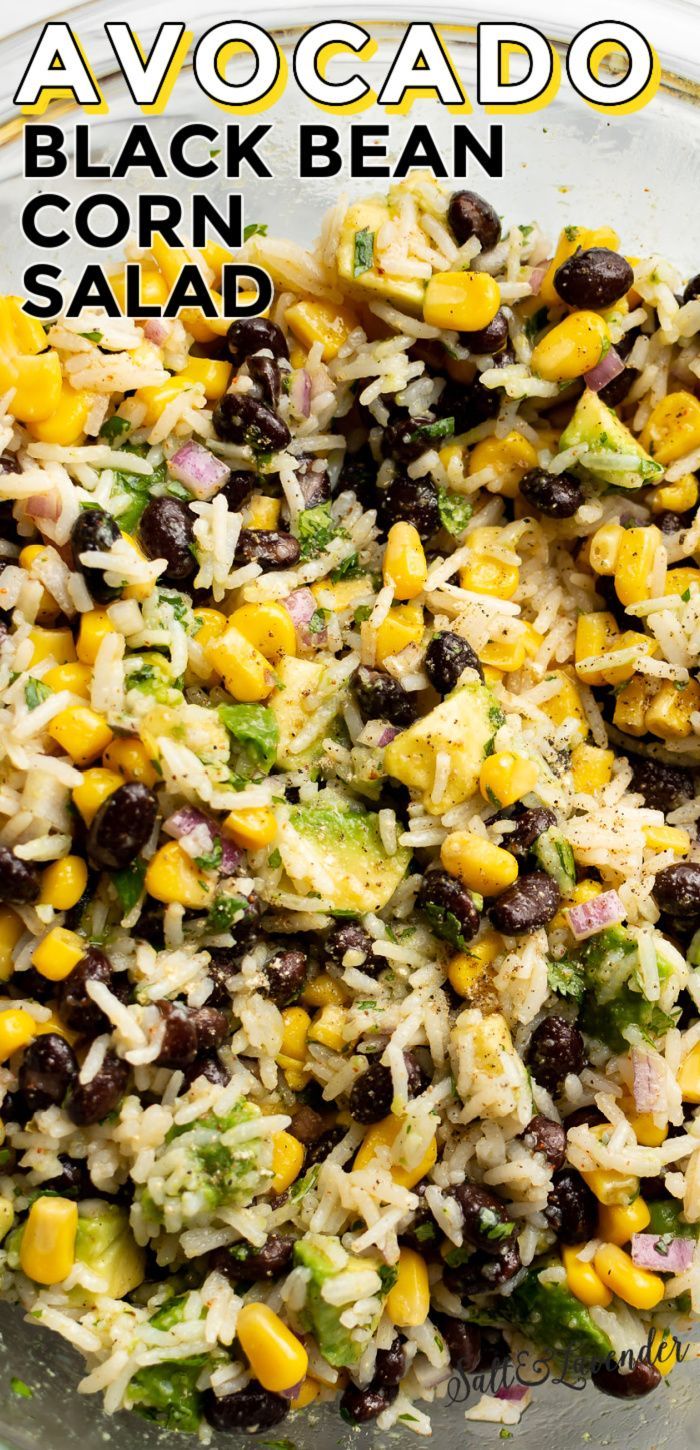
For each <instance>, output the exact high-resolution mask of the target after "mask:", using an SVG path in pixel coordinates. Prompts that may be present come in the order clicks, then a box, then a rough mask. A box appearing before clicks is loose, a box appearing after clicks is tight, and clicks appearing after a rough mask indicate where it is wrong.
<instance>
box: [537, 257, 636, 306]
mask: <svg viewBox="0 0 700 1450" xmlns="http://www.w3.org/2000/svg"><path fill="white" fill-rule="evenodd" d="M633 282H634V272H633V271H632V268H631V267H630V264H629V262H628V261H627V258H626V257H623V256H621V254H620V253H619V252H613V251H611V250H610V248H609V247H587V248H586V249H585V250H581V249H579V250H578V251H577V252H574V255H573V257H569V258H567V260H566V262H562V264H561V267H557V270H556V272H555V273H554V286H555V289H556V291H557V292H558V293H559V296H560V297H561V298H562V300H563V301H564V302H568V304H569V306H570V307H592V308H596V307H612V305H613V302H619V300H620V298H621V297H624V295H625V293H626V292H629V290H630V287H631V286H632V283H633Z"/></svg>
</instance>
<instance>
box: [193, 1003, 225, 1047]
mask: <svg viewBox="0 0 700 1450" xmlns="http://www.w3.org/2000/svg"><path fill="white" fill-rule="evenodd" d="M191 1015H192V1021H193V1023H194V1028H195V1032H196V1034H197V1052H205V1053H209V1052H216V1049H217V1047H221V1045H222V1043H224V1042H225V1041H226V1038H227V1037H228V1035H229V1027H228V1020H227V1018H226V1016H225V1014H224V1013H223V1012H219V1011H217V1009H216V1007H210V1006H209V1004H208V1003H207V1005H206V1007H194V1008H192V1009H191Z"/></svg>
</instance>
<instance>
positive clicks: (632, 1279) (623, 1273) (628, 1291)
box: [593, 1244, 664, 1309]
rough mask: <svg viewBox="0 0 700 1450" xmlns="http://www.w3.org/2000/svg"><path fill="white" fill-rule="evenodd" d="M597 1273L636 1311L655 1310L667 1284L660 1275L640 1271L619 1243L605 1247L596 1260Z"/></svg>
mask: <svg viewBox="0 0 700 1450" xmlns="http://www.w3.org/2000/svg"><path fill="white" fill-rule="evenodd" d="M593 1263H594V1264H595V1269H596V1273H597V1274H598V1275H599V1276H600V1278H601V1279H602V1280H603V1283H604V1284H606V1285H607V1287H608V1288H609V1289H612V1292H613V1294H617V1297H618V1299H624V1301H625V1304H630V1305H631V1307H632V1308H633V1309H655V1308H656V1305H657V1304H660V1303H661V1300H662V1299H663V1297H664V1281H663V1279H661V1278H660V1277H659V1275H658V1274H650V1273H649V1271H648V1270H647V1269H638V1268H637V1265H636V1264H633V1262H632V1259H631V1258H630V1255H629V1254H626V1253H625V1251H624V1249H621V1248H618V1246H617V1244H603V1245H602V1246H601V1248H599V1249H598V1252H597V1253H596V1255H595V1258H594V1260H593Z"/></svg>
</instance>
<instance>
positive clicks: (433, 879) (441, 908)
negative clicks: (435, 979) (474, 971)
mask: <svg viewBox="0 0 700 1450" xmlns="http://www.w3.org/2000/svg"><path fill="white" fill-rule="evenodd" d="M416 906H417V908H418V910H419V911H424V912H425V914H426V916H427V918H428V921H429V922H430V924H431V926H432V928H433V930H434V931H435V933H436V934H437V935H438V936H442V937H444V938H445V939H446V940H447V941H451V942H452V945H453V946H459V945H460V942H459V940H458V937H461V939H462V942H467V941H470V940H471V938H472V937H474V936H476V934H477V932H478V930H479V926H480V924H481V917H480V915H479V912H478V910H477V907H476V906H475V904H474V901H473V899H472V897H471V896H470V894H469V892H468V891H467V888H466V886H463V885H462V882H461V881H458V880H457V879H456V877H454V876H450V875H448V873H447V871H427V872H426V874H425V876H424V877H423V881H422V883H421V886H420V890H419V892H418V895H417V897H416Z"/></svg>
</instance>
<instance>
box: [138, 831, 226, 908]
mask: <svg viewBox="0 0 700 1450" xmlns="http://www.w3.org/2000/svg"><path fill="white" fill-rule="evenodd" d="M145 887H146V890H147V892H148V893H149V895H151V896H155V899H156V901H163V902H166V903H170V902H172V901H175V902H178V903H179V905H180V906H189V907H191V909H192V910H193V911H201V910H202V909H203V908H204V907H206V906H209V904H210V902H211V899H212V895H213V891H214V888H213V886H211V885H210V884H209V883H208V882H207V881H205V880H204V879H203V877H202V875H201V873H200V872H199V870H198V868H197V866H196V865H195V863H194V861H193V859H192V857H191V856H188V855H187V852H186V851H183V849H182V846H181V845H180V844H179V842H177V841H168V843H167V845H165V846H161V847H160V848H159V850H157V851H156V853H155V856H152V857H151V860H150V861H149V863H148V869H147V871H146V880H145Z"/></svg>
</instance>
